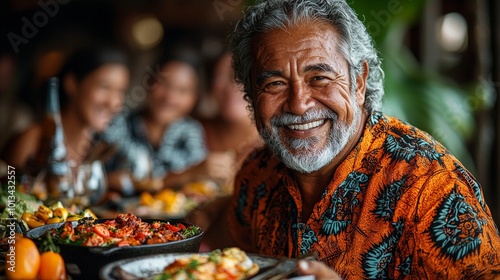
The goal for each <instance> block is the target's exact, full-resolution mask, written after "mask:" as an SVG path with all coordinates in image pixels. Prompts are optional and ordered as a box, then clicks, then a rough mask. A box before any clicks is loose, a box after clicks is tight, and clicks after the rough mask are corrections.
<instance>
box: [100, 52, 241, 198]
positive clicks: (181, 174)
mask: <svg viewBox="0 0 500 280" xmlns="http://www.w3.org/2000/svg"><path fill="white" fill-rule="evenodd" d="M158 65H160V66H159V69H160V71H159V73H155V75H154V76H152V77H149V78H150V81H149V88H147V90H148V91H149V92H148V95H147V97H146V102H145V106H144V107H143V108H141V109H140V110H137V111H132V112H130V113H127V114H123V115H120V116H118V117H117V118H116V119H115V120H114V121H113V124H112V125H111V126H110V127H109V129H108V130H107V131H106V134H105V139H106V140H107V141H109V142H111V143H116V144H118V145H119V152H118V154H117V155H116V156H115V158H114V159H113V160H112V162H111V163H110V164H108V174H109V176H108V178H109V186H110V188H111V189H113V190H115V191H118V192H121V193H122V194H125V195H132V194H135V193H139V192H143V191H148V192H150V193H155V192H158V191H160V190H161V189H164V188H178V187H182V186H183V185H184V184H186V183H189V182H193V181H202V180H214V181H215V182H217V183H219V184H220V185H224V184H225V182H226V181H227V180H229V178H230V176H231V175H232V174H233V173H234V172H233V166H234V164H233V162H234V160H233V156H232V155H231V154H230V153H225V152H221V153H208V151H207V149H206V145H205V138H204V130H203V127H202V125H201V124H200V123H199V122H198V121H197V120H195V119H194V118H192V117H190V114H191V112H192V111H193V109H194V108H195V106H196V104H197V101H198V98H199V91H200V77H199V73H198V72H199V67H200V66H199V63H198V60H197V58H196V57H193V56H192V55H190V54H178V53H176V52H172V53H169V54H168V55H167V56H166V57H165V58H163V59H161V60H160V62H159V63H158ZM155 68H156V67H155Z"/></svg>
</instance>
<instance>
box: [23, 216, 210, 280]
mask: <svg viewBox="0 0 500 280" xmlns="http://www.w3.org/2000/svg"><path fill="white" fill-rule="evenodd" d="M105 221H106V219H99V220H96V221H95V222H94V223H103V222H105ZM142 221H143V222H147V223H151V222H154V221H161V222H166V221H162V220H158V219H142ZM175 223H178V222H175ZM179 223H181V224H184V225H185V226H186V227H189V226H191V225H192V224H189V223H184V222H179ZM64 224H65V223H57V224H50V225H45V226H41V227H37V228H34V229H31V230H29V231H28V232H27V233H26V237H28V238H31V239H33V240H34V241H35V242H39V241H40V240H39V237H41V236H42V235H44V234H45V232H46V231H47V230H49V229H51V228H59V227H61V226H62V225H64ZM77 224H78V222H77V221H75V222H73V226H76V225H77ZM202 235H203V232H202V231H201V229H200V234H198V235H196V236H193V237H190V238H187V239H184V240H179V241H172V242H167V243H158V244H147V245H140V246H124V247H98V246H94V247H88V246H78V245H69V244H57V245H58V246H59V248H60V249H61V255H62V257H63V258H64V261H65V263H66V271H67V273H68V274H70V275H71V276H72V277H73V279H98V278H99V270H100V269H101V267H103V266H104V265H106V264H108V263H110V262H113V261H116V260H121V259H125V258H131V257H138V256H145V255H153V254H162V253H184V252H185V253H196V252H198V251H199V250H200V245H201V238H202Z"/></svg>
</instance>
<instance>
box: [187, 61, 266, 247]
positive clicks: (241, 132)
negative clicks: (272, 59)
mask: <svg viewBox="0 0 500 280" xmlns="http://www.w3.org/2000/svg"><path fill="white" fill-rule="evenodd" d="M211 76H212V77H211V90H210V95H209V97H210V98H212V101H213V102H208V104H213V105H214V107H215V108H214V109H215V110H216V113H215V116H214V117H212V118H207V119H203V120H202V123H203V126H204V128H205V134H206V142H207V147H208V150H209V151H211V152H224V151H231V152H234V153H235V159H236V165H235V168H234V171H235V172H237V171H238V170H239V168H240V166H241V164H242V163H243V160H244V159H245V158H246V157H247V156H248V154H249V153H250V152H251V151H252V150H254V149H255V148H257V147H260V146H262V145H263V142H262V140H261V139H260V137H259V134H258V132H257V129H256V128H255V125H254V123H253V121H252V118H251V115H250V111H249V110H248V108H247V106H248V103H247V101H245V99H244V98H243V95H244V92H243V86H242V85H241V84H238V83H236V80H235V78H234V71H233V68H232V59H231V54H230V53H224V54H223V55H221V56H220V57H219V58H218V59H217V61H216V63H215V65H214V67H213V69H212V73H211ZM235 175H236V173H235V174H232V176H233V177H234V176H235ZM232 183H233V178H231V181H230V182H228V185H227V186H226V188H224V189H223V190H222V191H221V193H220V195H222V196H220V197H218V198H216V199H215V200H213V201H210V202H209V204H207V205H201V206H200V207H198V208H196V209H195V210H194V211H192V212H191V213H190V214H189V216H188V217H187V219H189V221H190V222H192V223H194V224H196V225H199V226H200V227H201V228H202V229H203V230H204V231H205V234H204V237H203V238H204V240H203V245H204V247H203V248H202V250H207V251H208V250H210V249H211V248H221V247H223V245H224V240H225V238H223V237H222V236H223V234H224V233H225V232H220V231H219V230H218V228H219V223H224V222H225V219H224V215H223V213H225V212H226V211H227V208H228V206H229V199H230V195H231V194H232V189H233V186H232ZM221 242H222V243H221Z"/></svg>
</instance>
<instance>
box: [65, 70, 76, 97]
mask: <svg viewBox="0 0 500 280" xmlns="http://www.w3.org/2000/svg"><path fill="white" fill-rule="evenodd" d="M63 87H64V92H66V94H67V95H68V96H74V95H76V91H77V88H78V81H77V79H76V77H75V75H74V74H68V75H66V76H64V80H63Z"/></svg>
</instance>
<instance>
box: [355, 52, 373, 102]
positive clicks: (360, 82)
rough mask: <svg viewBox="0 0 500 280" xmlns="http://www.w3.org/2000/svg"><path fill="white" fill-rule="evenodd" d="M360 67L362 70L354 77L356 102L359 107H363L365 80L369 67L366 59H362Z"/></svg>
mask: <svg viewBox="0 0 500 280" xmlns="http://www.w3.org/2000/svg"><path fill="white" fill-rule="evenodd" d="M361 67H362V68H363V71H362V72H361V73H360V74H359V75H358V76H357V77H356V102H357V103H358V105H359V107H361V108H363V106H364V104H365V93H366V80H367V79H368V73H369V71H370V69H369V67H368V62H366V60H363V62H362V65H361Z"/></svg>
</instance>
